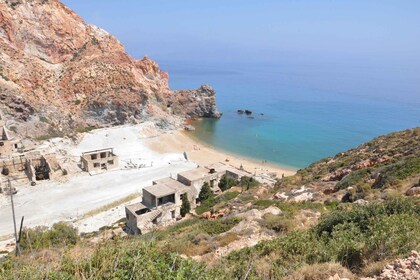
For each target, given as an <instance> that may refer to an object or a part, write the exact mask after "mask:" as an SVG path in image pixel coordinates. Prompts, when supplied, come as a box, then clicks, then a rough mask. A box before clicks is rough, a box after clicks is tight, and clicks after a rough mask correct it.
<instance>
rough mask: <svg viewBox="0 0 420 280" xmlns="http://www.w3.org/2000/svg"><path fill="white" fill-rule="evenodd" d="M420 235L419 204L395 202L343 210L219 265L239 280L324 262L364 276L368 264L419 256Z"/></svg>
mask: <svg viewBox="0 0 420 280" xmlns="http://www.w3.org/2000/svg"><path fill="white" fill-rule="evenodd" d="M265 218H267V217H265ZM270 218H273V217H270ZM272 224H274V225H276V224H275V221H273V222H272ZM418 232H420V215H419V205H418V199H417V200H416V199H410V198H404V197H395V198H390V199H387V200H386V201H384V202H378V203H371V204H369V205H366V206H359V205H352V206H351V207H348V208H347V209H345V208H342V207H338V208H337V209H335V210H332V211H331V212H330V213H328V214H324V215H323V216H322V218H321V220H320V222H319V224H318V225H316V226H314V227H312V228H311V229H309V230H295V231H291V232H289V233H287V234H286V235H284V236H281V237H278V238H276V239H274V240H270V241H263V242H260V243H258V244H257V245H256V246H254V247H252V248H245V249H242V250H240V251H237V252H233V253H231V254H230V255H229V256H228V257H227V258H225V259H224V260H222V261H221V262H220V264H219V265H220V267H221V268H223V269H224V270H226V271H227V274H228V275H229V277H231V278H235V279H242V278H244V277H245V273H246V272H247V273H248V277H249V278H250V279H260V278H273V279H280V278H283V277H285V276H287V275H290V274H292V272H293V271H294V270H296V269H298V268H299V267H301V266H304V265H312V264H317V263H325V262H339V263H341V264H342V265H343V266H345V267H347V268H349V269H351V270H353V271H354V272H359V271H360V269H363V266H364V265H366V264H369V263H372V262H378V261H382V260H384V259H389V258H395V257H397V256H400V255H404V254H407V253H409V252H410V250H419V249H420V235H419V234H418ZM248 271H249V272H248Z"/></svg>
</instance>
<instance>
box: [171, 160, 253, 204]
mask: <svg viewBox="0 0 420 280" xmlns="http://www.w3.org/2000/svg"><path fill="white" fill-rule="evenodd" d="M223 175H226V176H229V177H232V178H234V179H235V180H239V179H240V178H241V177H243V176H252V174H250V173H248V172H246V171H243V170H239V169H237V168H234V167H232V166H230V165H226V164H223V163H220V162H218V163H215V164H212V165H209V166H206V167H198V168H196V169H192V170H189V171H185V172H181V173H179V174H178V175H177V180H178V181H179V182H181V183H183V184H185V185H187V186H191V187H194V189H195V190H196V192H195V193H196V198H198V195H199V193H200V190H201V187H202V186H203V184H204V182H207V183H209V185H210V188H211V189H212V191H213V192H214V193H218V192H220V189H219V186H218V185H219V182H220V179H221V178H222V176H223Z"/></svg>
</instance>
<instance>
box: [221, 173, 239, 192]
mask: <svg viewBox="0 0 420 280" xmlns="http://www.w3.org/2000/svg"><path fill="white" fill-rule="evenodd" d="M236 185H238V181H236V180H235V179H233V178H232V177H229V176H227V175H226V174H224V175H223V176H222V178H220V182H219V188H220V189H221V190H222V191H223V192H224V191H226V190H228V189H230V188H231V187H233V186H236Z"/></svg>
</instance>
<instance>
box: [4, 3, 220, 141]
mask: <svg viewBox="0 0 420 280" xmlns="http://www.w3.org/2000/svg"><path fill="white" fill-rule="evenodd" d="M0 50H1V51H0V106H1V109H2V111H3V113H4V114H6V115H9V116H10V117H11V118H12V119H14V120H15V121H16V122H15V123H13V126H15V127H16V129H18V130H24V129H25V130H26V131H27V130H28V129H29V130H31V132H32V133H35V134H37V133H40V132H42V131H43V132H45V131H50V132H55V133H57V132H63V133H65V132H68V131H71V130H74V129H75V128H80V127H82V128H84V127H99V126H103V125H116V124H123V123H128V122H131V123H137V122H142V121H144V120H156V121H164V122H165V123H166V124H169V125H170V124H175V125H176V124H179V123H180V121H181V120H182V118H183V117H218V116H219V113H218V112H217V110H216V105H215V102H216V98H215V92H214V90H213V89H211V88H210V87H209V86H203V87H201V88H200V89H198V90H189V91H172V90H170V89H169V87H168V73H166V72H164V71H162V70H161V69H160V68H159V66H158V65H157V64H156V62H154V61H152V60H151V59H149V58H148V57H144V58H143V59H140V60H135V59H133V58H132V57H130V56H129V55H128V54H127V53H126V51H125V49H124V46H123V45H122V44H121V43H120V42H119V41H118V40H117V39H116V38H115V37H113V36H112V35H111V34H109V33H107V32H106V31H104V30H102V29H100V28H98V27H96V26H94V25H88V24H86V23H85V22H84V21H83V20H82V19H81V18H80V17H79V16H78V15H76V14H75V13H74V12H73V11H72V10H70V9H69V8H67V7H66V6H64V5H63V4H62V3H60V2H59V1H58V0H0Z"/></svg>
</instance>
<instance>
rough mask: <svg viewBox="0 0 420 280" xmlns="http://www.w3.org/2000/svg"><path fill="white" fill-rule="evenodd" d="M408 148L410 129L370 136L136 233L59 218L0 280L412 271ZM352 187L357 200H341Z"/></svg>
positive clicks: (414, 199) (5, 266) (413, 218)
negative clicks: (274, 180) (90, 228)
mask: <svg viewBox="0 0 420 280" xmlns="http://www.w3.org/2000/svg"><path fill="white" fill-rule="evenodd" d="M418 149H419V128H415V129H410V130H406V131H401V132H396V133H392V134H389V135H385V136H381V137H378V138H375V139H374V140H372V141H370V142H368V143H366V144H363V145H361V146H359V147H357V148H355V149H352V150H349V151H347V152H344V153H340V154H338V155H337V156H335V157H334V158H328V159H325V160H321V161H319V162H317V163H314V164H312V165H311V166H310V167H308V168H306V169H302V170H300V171H299V172H298V174H297V175H295V176H292V177H287V178H283V179H282V180H281V181H279V183H278V184H277V186H276V187H274V188H270V187H269V186H267V185H261V184H252V185H249V184H243V183H242V182H236V183H234V184H232V187H230V188H227V190H226V191H224V192H223V193H222V194H220V195H218V196H214V197H210V198H208V199H206V200H204V201H202V202H201V205H200V206H199V207H198V208H197V209H196V213H195V214H192V215H190V216H189V217H187V218H184V219H183V220H182V221H180V222H178V223H177V224H175V225H173V226H170V227H167V228H162V229H160V230H156V231H154V232H151V233H148V234H146V235H142V236H126V235H125V234H123V232H122V230H121V227H122V226H123V223H124V221H120V222H119V223H117V224H115V225H114V226H112V227H109V228H106V229H103V230H102V231H100V232H96V233H91V234H87V235H83V236H82V237H78V236H77V233H76V231H75V230H74V229H72V228H71V227H68V226H66V225H64V224H57V225H56V226H54V227H53V228H52V229H51V230H47V229H42V228H38V229H34V230H27V231H26V232H25V233H24V234H23V241H22V247H23V250H24V254H23V255H22V256H21V257H14V256H12V255H9V256H8V257H7V258H6V259H5V260H3V262H2V263H0V278H2V279H3V278H4V279H15V278H16V277H17V278H21V279H45V278H48V279H63V278H65V279H109V278H124V279H125V278H126V279H192V278H193V279H329V277H333V276H334V277H335V278H330V279H340V277H343V278H344V277H345V278H348V279H359V278H361V277H373V278H369V279H418V276H419V272H418V271H419V270H420V262H419V261H420V260H419V255H418V254H417V253H415V252H411V251H412V250H417V251H418V250H420V247H419V244H420V240H419V235H418V232H419V231H420V208H419V206H420V200H419V198H418V195H413V194H415V193H413V192H415V191H413V192H408V195H407V194H406V193H407V189H411V190H413V189H414V188H416V186H417V182H418V178H419V176H420V170H419V164H418V159H419V151H418ZM384 159H386V160H384ZM362 163H366V164H362ZM367 163H369V164H367ZM364 170H365V171H364ZM367 170H369V171H367ZM340 172H344V173H345V172H347V174H346V175H343V176H341V178H340V176H338V175H337V174H341V173H340ZM359 173H361V174H363V176H355V175H352V174H359ZM379 173H380V174H382V175H381V176H382V177H381V178H382V179H378V177H379V175H376V176H378V177H377V178H375V177H373V176H375V174H379ZM332 176H338V177H334V179H335V180H333V181H332V179H331V178H332ZM346 176H347V177H346ZM346 178H347V179H346ZM349 178H350V179H351V178H355V179H354V180H353V179H351V180H350V179H349ZM343 185H344V186H345V187H342V186H343ZM302 186H304V187H305V188H302ZM325 186H328V188H329V189H331V190H330V191H327V192H325V188H326V187H325ZM359 186H360V188H362V189H363V194H364V196H363V197H364V199H365V200H366V201H364V202H363V203H360V199H361V198H360V197H357V199H358V200H359V202H358V203H351V201H353V200H354V199H355V198H353V197H352V196H350V197H351V198H352V199H343V198H344V197H346V196H348V195H347V193H351V194H352V195H353V193H352V190H353V189H356V190H357V189H358V188H359ZM377 186H379V187H377ZM302 189H304V190H305V191H304V192H306V193H305V195H303V196H302ZM279 192H283V193H284V195H283V196H279V195H278V193H279ZM308 193H311V194H312V198H311V199H302V200H298V199H296V198H297V197H299V196H300V198H309V197H310V195H308ZM360 193H361V192H360V191H356V192H355V194H357V195H360ZM296 194H297V195H296ZM339 194H340V195H339ZM284 196H288V198H287V199H285V197H284ZM279 197H280V198H279ZM356 201H357V200H356ZM206 211H210V212H206ZM212 213H213V215H214V216H219V218H215V219H212V218H210V219H209V216H211V215H212ZM200 215H201V216H200ZM28 236H29V237H30V238H28ZM405 257H408V258H407V259H406V260H404V261H403V260H399V261H394V260H395V259H396V258H405ZM389 263H392V265H390V266H387V264H389ZM385 267H386V269H384V268H385ZM382 271H383V272H382ZM381 273H383V274H384V275H385V276H379V275H380V274H381ZM386 275H388V276H389V275H393V276H392V277H391V276H389V277H388V276H386ZM337 277H338V278H337ZM381 277H382V278H381ZM384 277H388V278H384Z"/></svg>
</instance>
